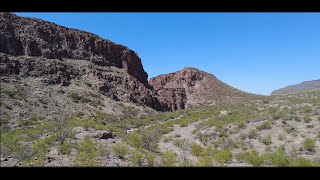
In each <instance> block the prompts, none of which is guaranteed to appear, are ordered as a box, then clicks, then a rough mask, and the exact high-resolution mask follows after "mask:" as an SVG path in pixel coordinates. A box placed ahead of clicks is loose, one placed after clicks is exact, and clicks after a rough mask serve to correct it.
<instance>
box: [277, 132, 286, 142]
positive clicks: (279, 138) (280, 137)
mask: <svg viewBox="0 0 320 180" xmlns="http://www.w3.org/2000/svg"><path fill="white" fill-rule="evenodd" d="M285 137H286V135H284V134H279V135H278V140H279V141H282V140H284V138H285Z"/></svg>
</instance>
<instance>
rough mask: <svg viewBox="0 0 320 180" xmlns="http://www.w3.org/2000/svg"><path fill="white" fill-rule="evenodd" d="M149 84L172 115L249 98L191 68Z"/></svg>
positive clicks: (212, 77)
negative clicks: (186, 109) (190, 109)
mask: <svg viewBox="0 0 320 180" xmlns="http://www.w3.org/2000/svg"><path fill="white" fill-rule="evenodd" d="M149 84H150V85H151V86H153V88H154V89H155V90H156V91H157V93H158V94H159V96H160V99H161V100H162V101H164V102H166V103H167V105H168V108H169V109H171V110H173V111H175V110H177V109H185V108H191V107H199V106H203V105H216V104H221V103H226V104H228V103H229V104H230V103H235V102H239V101H241V100H244V99H248V98H249V97H250V96H253V94H249V93H246V92H243V91H240V90H238V89H235V88H233V87H231V86H229V85H227V84H225V83H223V82H222V81H220V80H219V79H217V78H216V77H215V76H214V75H212V74H209V73H206V72H204V71H201V70H198V69H196V68H191V67H187V68H184V69H182V70H180V71H177V72H174V73H169V74H163V75H159V76H156V77H154V78H151V79H150V80H149Z"/></svg>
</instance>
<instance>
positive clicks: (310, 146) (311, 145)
mask: <svg viewBox="0 0 320 180" xmlns="http://www.w3.org/2000/svg"><path fill="white" fill-rule="evenodd" d="M303 146H304V148H305V149H306V150H308V151H311V152H314V150H315V147H316V142H315V141H314V140H312V139H310V138H306V139H305V140H304V141H303Z"/></svg>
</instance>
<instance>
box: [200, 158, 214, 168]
mask: <svg viewBox="0 0 320 180" xmlns="http://www.w3.org/2000/svg"><path fill="white" fill-rule="evenodd" d="M212 163H213V159H212V157H211V156H201V157H200V158H199V159H198V161H197V163H196V165H197V166H201V167H208V166H212Z"/></svg>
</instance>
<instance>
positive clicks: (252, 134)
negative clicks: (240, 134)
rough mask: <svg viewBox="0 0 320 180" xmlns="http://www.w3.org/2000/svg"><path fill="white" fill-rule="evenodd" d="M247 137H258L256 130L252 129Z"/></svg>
mask: <svg viewBox="0 0 320 180" xmlns="http://www.w3.org/2000/svg"><path fill="white" fill-rule="evenodd" d="M248 137H249V138H250V139H256V138H257V137H258V132H257V131H256V130H254V129H252V130H251V131H250V132H249V134H248Z"/></svg>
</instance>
